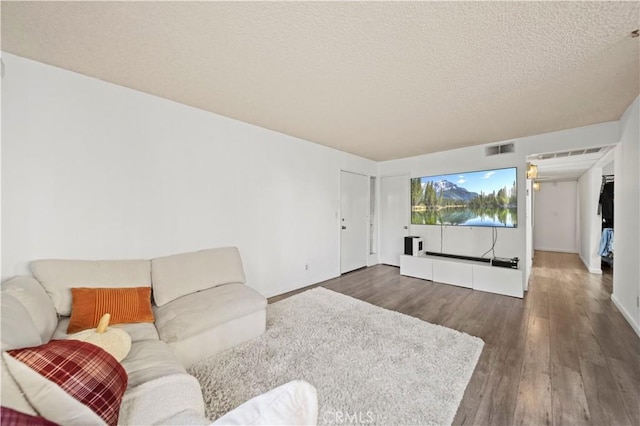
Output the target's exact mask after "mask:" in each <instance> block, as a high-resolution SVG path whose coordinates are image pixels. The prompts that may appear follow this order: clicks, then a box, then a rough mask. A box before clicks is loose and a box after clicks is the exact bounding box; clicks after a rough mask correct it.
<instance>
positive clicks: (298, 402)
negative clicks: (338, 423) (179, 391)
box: [212, 380, 318, 426]
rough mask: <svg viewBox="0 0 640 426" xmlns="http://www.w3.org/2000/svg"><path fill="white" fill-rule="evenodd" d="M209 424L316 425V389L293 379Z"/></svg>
mask: <svg viewBox="0 0 640 426" xmlns="http://www.w3.org/2000/svg"><path fill="white" fill-rule="evenodd" d="M212 424H213V425H247V426H248V425H317V424H318V395H317V393H316V388H314V387H313V386H312V385H310V384H309V383H307V382H305V381H302V380H294V381H292V382H289V383H285V384H284V385H282V386H278V387H277V388H275V389H272V390H270V391H269V392H267V393H263V394H262V395H258V396H256V397H255V398H252V399H250V400H249V401H247V402H245V403H244V404H242V405H241V406H239V407H238V408H236V409H234V410H231V411H229V412H228V413H227V414H225V415H224V416H222V417H220V418H219V419H218V420H216V421H215V422H213V423H212Z"/></svg>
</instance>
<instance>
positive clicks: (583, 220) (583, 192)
mask: <svg viewBox="0 0 640 426" xmlns="http://www.w3.org/2000/svg"><path fill="white" fill-rule="evenodd" d="M601 184H602V168H600V167H592V168H591V169H589V170H587V172H586V173H585V174H583V175H582V176H581V177H580V179H579V180H578V200H579V201H578V202H579V205H578V217H579V224H580V225H579V226H580V228H579V232H580V247H579V254H580V259H581V260H582V263H584V265H585V266H586V267H587V269H588V270H589V272H591V273H595V274H601V273H602V269H601V267H600V264H601V258H600V255H599V254H598V250H599V249H600V237H601V236H602V216H600V215H598V203H599V199H600V186H601Z"/></svg>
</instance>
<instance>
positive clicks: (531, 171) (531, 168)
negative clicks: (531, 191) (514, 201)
mask: <svg viewBox="0 0 640 426" xmlns="http://www.w3.org/2000/svg"><path fill="white" fill-rule="evenodd" d="M537 177H538V166H536V165H535V164H531V163H527V179H535V178H537Z"/></svg>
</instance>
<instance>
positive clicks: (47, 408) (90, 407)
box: [3, 340, 127, 425]
mask: <svg viewBox="0 0 640 426" xmlns="http://www.w3.org/2000/svg"><path fill="white" fill-rule="evenodd" d="M3 356H4V357H5V361H6V362H7V367H8V369H9V372H10V373H11V375H12V376H13V377H14V379H15V381H16V382H17V383H18V384H19V385H20V387H21V388H22V390H23V391H24V393H25V395H26V397H27V399H28V400H29V402H30V403H31V405H32V406H33V407H34V408H35V409H36V410H37V411H38V413H40V414H41V415H42V416H44V417H45V418H47V419H49V420H51V421H54V422H56V423H60V424H74V423H75V424H81V423H96V422H99V423H101V422H105V423H107V424H109V425H115V424H117V422H118V414H119V412H120V404H121V402H122V395H123V394H124V391H125V390H126V389H127V373H126V372H125V370H124V368H123V367H122V365H120V363H119V362H118V361H116V359H115V358H114V357H113V356H111V355H109V353H107V352H106V351H105V350H104V349H102V348H99V347H98V346H95V345H92V344H91V343H86V342H81V341H77V340H52V341H50V342H49V343H47V344H44V345H40V346H36V347H33V348H24V349H16V350H12V351H8V352H6V353H5V354H3ZM69 396H71V398H69Z"/></svg>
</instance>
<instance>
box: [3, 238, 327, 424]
mask: <svg viewBox="0 0 640 426" xmlns="http://www.w3.org/2000/svg"><path fill="white" fill-rule="evenodd" d="M31 270H32V273H33V275H34V277H30V276H20V277H15V278H13V279H11V280H9V281H7V282H5V283H3V284H2V334H1V336H2V351H3V352H4V351H7V350H12V349H20V348H26V347H34V346H38V345H41V344H43V343H47V342H49V341H50V340H52V339H65V338H67V334H66V330H67V325H68V323H69V315H70V313H71V307H72V297H71V288H74V287H94V288H105V287H106V288H112V287H115V288H117V287H147V286H150V287H152V291H153V300H154V302H155V305H154V306H153V310H154V315H155V323H136V324H119V325H113V326H112V327H114V328H121V329H124V330H125V331H127V332H128V334H129V335H130V336H131V341H132V344H131V350H130V352H129V354H128V355H127V356H126V358H124V359H123V360H122V366H123V367H124V369H125V371H126V373H127V376H128V385H127V390H126V392H125V393H124V396H123V399H122V405H121V409H120V417H119V424H208V423H209V421H208V420H207V419H206V418H205V417H204V403H203V399H202V392H201V389H200V385H199V384H198V382H197V381H196V379H195V378H194V377H192V376H190V375H189V374H187V371H186V369H187V368H188V367H189V366H191V365H192V364H193V363H195V362H197V361H200V360H202V359H204V358H207V357H210V356H212V355H215V354H216V353H219V352H221V351H223V350H225V349H227V348H230V347H232V346H234V345H237V344H239V343H242V342H244V341H247V340H249V339H252V338H254V337H257V336H259V335H261V334H262V333H263V332H264V330H265V321H266V320H265V318H266V313H265V312H266V305H267V300H266V299H265V298H264V297H263V296H262V295H261V294H259V293H258V292H256V291H255V290H253V289H251V288H250V287H248V286H247V285H246V284H245V275H244V271H243V267H242V262H241V259H240V255H239V253H238V250H237V249H236V248H233V247H227V248H218V249H210V250H203V251H199V252H194V253H185V254H179V255H175V256H168V257H163V258H157V259H153V260H122V261H120V260H107V261H82V260H39V261H34V262H32V264H31ZM2 367H3V368H2V394H1V395H2V405H3V406H4V407H9V408H12V409H14V410H16V411H19V412H24V413H27V414H32V415H36V414H40V413H38V412H36V410H34V408H33V407H32V406H31V404H30V402H29V400H28V398H26V397H25V396H24V392H23V390H22V389H21V387H20V384H19V383H17V382H16V381H15V380H13V378H12V377H11V375H10V374H9V373H8V372H7V368H6V365H5V362H4V361H3V366H2ZM288 386H289V388H287V389H288V390H285V391H283V390H282V389H280V390H275V391H276V393H278V395H280V397H281V398H285V399H286V398H289V401H290V405H291V403H292V402H291V401H294V400H295V401H296V402H295V404H294V405H296V404H297V406H298V408H295V410H298V415H299V414H300V413H301V412H303V413H304V415H305V416H306V417H296V415H295V414H294V413H289V414H288V413H287V412H286V410H285V412H283V411H282V409H280V412H279V413H278V415H277V416H276V417H273V416H271V417H269V415H268V414H265V413H267V412H268V410H266V409H265V407H264V405H263V404H262V405H261V402H260V400H259V401H253V400H252V401H253V402H250V403H248V404H247V407H245V408H244V409H243V408H242V407H244V406H241V407H240V408H239V409H237V410H240V411H239V413H238V411H236V412H235V413H234V412H232V413H230V414H229V415H228V416H225V417H226V419H225V418H222V419H220V421H221V422H222V423H224V424H233V423H234V421H238V420H237V419H238V418H239V419H241V420H239V421H241V422H247V421H248V420H247V419H254V420H255V421H256V422H261V421H269V420H268V419H269V418H271V419H272V420H273V419H274V418H275V419H279V420H278V421H283V419H286V418H287V416H288V415H289V416H291V417H290V419H291V423H300V422H302V423H314V421H315V417H314V416H317V400H315V390H314V389H313V388H312V387H311V386H310V385H308V384H306V383H304V382H297V383H293V382H292V383H291V384H289V385H288ZM301 395H306V397H304V396H301ZM258 398H260V397H258ZM263 399H264V398H263ZM268 399H269V400H273V395H271V396H270V397H269V398H268ZM301 401H302V402H301ZM285 405H286V404H285ZM314 407H315V408H314ZM314 409H315V410H316V411H315V413H314ZM251 410H253V411H251ZM256 410H257V411H256ZM234 416H236V417H235V418H236V420H234ZM238 416H239V417H238Z"/></svg>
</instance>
